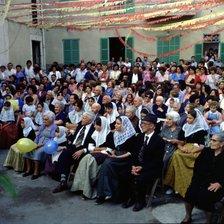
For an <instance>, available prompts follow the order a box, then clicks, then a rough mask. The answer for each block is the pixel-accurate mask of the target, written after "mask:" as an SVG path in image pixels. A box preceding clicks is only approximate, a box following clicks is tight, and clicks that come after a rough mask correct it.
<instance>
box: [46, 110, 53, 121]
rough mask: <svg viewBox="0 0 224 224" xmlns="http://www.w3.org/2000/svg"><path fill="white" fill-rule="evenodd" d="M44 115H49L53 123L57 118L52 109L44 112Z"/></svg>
mask: <svg viewBox="0 0 224 224" xmlns="http://www.w3.org/2000/svg"><path fill="white" fill-rule="evenodd" d="M44 117H47V118H48V119H49V121H50V122H51V123H53V122H54V120H55V114H54V112H52V111H50V110H48V111H45V112H44Z"/></svg>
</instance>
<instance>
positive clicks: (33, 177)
mask: <svg viewBox="0 0 224 224" xmlns="http://www.w3.org/2000/svg"><path fill="white" fill-rule="evenodd" d="M39 176H40V175H33V176H32V177H31V180H36V179H37V178H38V177H39Z"/></svg>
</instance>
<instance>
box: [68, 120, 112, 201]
mask: <svg viewBox="0 0 224 224" xmlns="http://www.w3.org/2000/svg"><path fill="white" fill-rule="evenodd" d="M94 127H95V131H94V132H93V134H92V136H91V137H92V139H93V142H95V144H94V145H95V146H91V145H90V146H89V148H88V150H89V151H90V154H87V155H86V156H84V157H83V158H82V160H81V161H80V163H79V166H78V168H77V170H76V173H75V178H74V181H73V184H72V187H71V191H79V190H81V191H83V197H84V198H91V199H92V198H95V197H96V179H97V176H98V172H99V168H100V166H101V164H102V163H103V162H104V160H105V159H106V158H107V157H108V156H107V155H108V154H107V152H108V151H106V150H107V149H108V148H114V143H113V134H112V132H110V125H109V123H108V121H107V119H106V118H105V117H102V116H100V117H97V118H96V120H95V122H94ZM107 147H108V148H107ZM101 152H102V153H101ZM109 153H110V151H109Z"/></svg>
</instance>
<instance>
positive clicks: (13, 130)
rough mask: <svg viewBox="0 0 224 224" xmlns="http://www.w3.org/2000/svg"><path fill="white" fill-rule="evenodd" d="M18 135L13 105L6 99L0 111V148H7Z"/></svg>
mask: <svg viewBox="0 0 224 224" xmlns="http://www.w3.org/2000/svg"><path fill="white" fill-rule="evenodd" d="M17 136H18V130H17V126H16V123H15V114H14V110H13V106H12V104H11V103H10V102H8V101H6V102H5V103H4V105H3V108H2V111H1V113H0V149H9V147H10V146H11V145H13V144H14V143H15V142H16V140H17Z"/></svg>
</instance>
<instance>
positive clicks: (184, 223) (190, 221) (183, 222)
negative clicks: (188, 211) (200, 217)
mask: <svg viewBox="0 0 224 224" xmlns="http://www.w3.org/2000/svg"><path fill="white" fill-rule="evenodd" d="M190 223H192V218H190V219H189V220H187V221H184V220H183V221H182V222H181V223H180V224H190Z"/></svg>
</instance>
